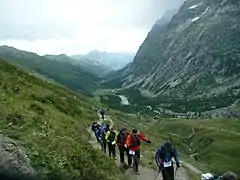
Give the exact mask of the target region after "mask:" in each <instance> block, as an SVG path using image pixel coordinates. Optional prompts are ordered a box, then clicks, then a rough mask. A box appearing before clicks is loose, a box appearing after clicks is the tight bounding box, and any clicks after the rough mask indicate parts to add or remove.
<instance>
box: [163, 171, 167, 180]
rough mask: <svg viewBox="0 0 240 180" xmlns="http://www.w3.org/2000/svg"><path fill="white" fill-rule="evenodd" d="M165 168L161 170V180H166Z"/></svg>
mask: <svg viewBox="0 0 240 180" xmlns="http://www.w3.org/2000/svg"><path fill="white" fill-rule="evenodd" d="M166 171H167V170H166V168H163V170H162V178H163V180H168V179H167V175H166Z"/></svg>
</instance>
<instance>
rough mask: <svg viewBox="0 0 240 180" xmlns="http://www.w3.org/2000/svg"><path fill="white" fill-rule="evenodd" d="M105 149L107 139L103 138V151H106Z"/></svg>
mask: <svg viewBox="0 0 240 180" xmlns="http://www.w3.org/2000/svg"><path fill="white" fill-rule="evenodd" d="M106 149H107V141H106V140H105V139H103V151H104V152H105V153H106Z"/></svg>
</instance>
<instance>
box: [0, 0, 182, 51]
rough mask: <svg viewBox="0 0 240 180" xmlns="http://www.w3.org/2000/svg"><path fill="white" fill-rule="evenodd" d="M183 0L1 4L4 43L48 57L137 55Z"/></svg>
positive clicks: (4, 0) (9, 0) (6, 0)
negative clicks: (157, 24) (93, 52)
mask: <svg viewBox="0 0 240 180" xmlns="http://www.w3.org/2000/svg"><path fill="white" fill-rule="evenodd" d="M180 1H182V0H0V4H1V5H0V27H1V29H0V45H8V46H13V47H15V48H18V49H22V50H26V51H31V52H35V53H38V54H39V55H44V54H62V53H64V54H68V55H73V54H85V53H87V52H89V51H91V50H94V49H97V50H99V51H107V52H132V53H135V52H136V51H137V50H138V48H139V46H140V45H141V43H142V42H143V41H144V39H145V38H146V36H147V33H148V32H149V31H150V30H151V27H152V26H153V24H154V23H155V21H156V20H157V19H159V18H161V16H162V15H163V13H164V12H165V11H166V10H167V9H172V8H175V7H176V6H179V3H180Z"/></svg>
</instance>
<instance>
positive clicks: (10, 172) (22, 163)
mask: <svg viewBox="0 0 240 180" xmlns="http://www.w3.org/2000/svg"><path fill="white" fill-rule="evenodd" d="M0 169H1V170H0V176H1V177H3V176H6V177H7V176H9V177H10V176H11V177H13V176H16V177H20V176H24V177H33V176H35V174H36V172H35V170H34V169H33V168H32V166H31V165H30V159H29V158H28V156H27V153H26V150H25V149H24V147H23V146H22V145H21V144H20V143H17V142H15V141H13V140H12V139H10V138H8V137H6V136H3V135H0Z"/></svg>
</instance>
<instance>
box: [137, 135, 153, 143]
mask: <svg viewBox="0 0 240 180" xmlns="http://www.w3.org/2000/svg"><path fill="white" fill-rule="evenodd" d="M138 135H139V136H138V137H139V138H140V139H141V140H143V141H145V142H147V143H150V142H151V141H150V140H149V139H148V138H147V137H146V136H144V135H143V134H142V133H139V134H138Z"/></svg>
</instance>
